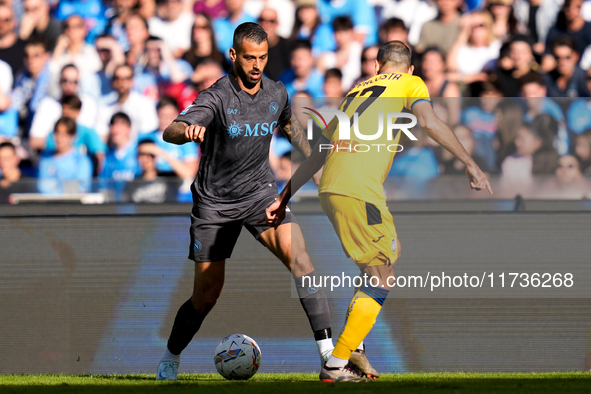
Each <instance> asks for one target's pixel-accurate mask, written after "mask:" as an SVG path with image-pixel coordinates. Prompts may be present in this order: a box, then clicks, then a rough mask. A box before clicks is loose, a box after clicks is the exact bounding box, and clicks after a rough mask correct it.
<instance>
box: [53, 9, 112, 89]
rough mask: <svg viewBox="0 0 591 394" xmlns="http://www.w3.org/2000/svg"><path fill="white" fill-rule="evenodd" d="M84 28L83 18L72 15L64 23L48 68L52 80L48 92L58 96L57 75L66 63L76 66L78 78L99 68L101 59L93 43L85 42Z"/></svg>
mask: <svg viewBox="0 0 591 394" xmlns="http://www.w3.org/2000/svg"><path fill="white" fill-rule="evenodd" d="M85 37H86V28H85V27H84V20H83V19H82V18H81V17H80V16H78V15H73V16H70V17H69V18H68V19H66V22H65V23H64V34H62V35H61V36H60V37H59V38H58V40H57V44H56V46H55V50H54V51H53V55H52V56H51V62H50V64H49V69H50V71H51V76H52V81H51V88H50V94H51V95H52V96H53V97H56V98H59V97H60V94H59V90H60V89H59V76H60V72H61V70H62V68H63V67H64V66H65V65H66V64H74V65H75V66H76V68H78V72H79V73H80V78H84V77H85V76H87V75H90V74H93V73H95V72H97V71H98V70H100V69H101V66H102V63H101V59H100V58H99V56H98V53H97V52H96V49H95V48H94V46H93V45H90V44H88V43H86V41H85V40H84V38H85Z"/></svg>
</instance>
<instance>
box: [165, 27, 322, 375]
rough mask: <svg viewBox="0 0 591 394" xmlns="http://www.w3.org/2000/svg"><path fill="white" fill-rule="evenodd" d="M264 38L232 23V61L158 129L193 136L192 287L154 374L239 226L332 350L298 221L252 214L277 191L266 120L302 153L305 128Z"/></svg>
mask: <svg viewBox="0 0 591 394" xmlns="http://www.w3.org/2000/svg"><path fill="white" fill-rule="evenodd" d="M268 47H269V46H268V43H267V34H266V33H265V31H264V30H263V29H262V28H261V27H260V26H259V25H258V24H256V23H244V24H241V25H240V26H238V27H237V28H236V31H235V32H234V44H233V48H231V49H230V58H231V59H232V62H233V63H234V71H233V72H232V73H230V74H228V75H226V76H224V77H222V78H220V79H219V80H218V81H217V82H216V83H215V84H213V85H212V86H211V87H210V88H209V89H206V90H204V91H202V92H201V93H200V94H199V96H198V97H197V99H196V100H195V101H194V102H193V104H191V105H190V106H189V107H187V108H186V109H185V110H184V111H183V112H181V114H180V115H179V116H178V117H177V118H176V120H175V121H174V122H173V123H172V124H171V125H170V126H169V127H167V128H166V130H165V131H164V136H163V138H164V140H165V141H167V142H170V143H173V144H184V143H187V142H197V143H201V152H202V157H201V162H200V164H199V172H198V174H197V177H196V178H195V182H194V183H193V185H192V192H193V210H192V212H191V230H190V233H191V243H190V248H189V259H191V260H194V261H195V282H194V288H193V295H192V297H191V298H190V299H189V300H188V301H187V302H185V303H184V304H183V305H182V306H181V307H180V309H179V311H178V313H177V316H176V318H175V321H174V325H173V327H172V332H171V334H170V338H169V340H168V346H167V349H166V351H165V354H164V357H163V358H162V360H161V361H160V364H159V365H158V372H157V375H156V378H157V379H163V380H174V379H176V377H177V371H178V366H179V362H180V353H181V352H182V350H183V349H184V348H185V347H186V346H187V345H188V344H189V342H190V341H191V339H192V338H193V336H194V335H195V334H196V333H197V331H198V330H199V327H200V326H201V323H202V322H203V319H204V318H205V316H207V314H208V313H209V311H210V310H211V309H212V308H213V306H214V305H215V303H216V300H217V298H218V297H219V296H220V294H221V291H222V287H223V284H224V270H225V260H226V259H228V258H230V256H231V254H232V250H233V248H234V245H235V244H236V241H237V239H238V236H239V234H240V230H241V229H242V227H243V226H244V227H246V229H247V230H248V231H249V232H250V233H251V234H252V235H253V236H254V237H255V238H256V239H257V240H258V241H259V242H261V243H262V244H263V245H264V246H266V247H267V248H268V249H269V250H270V251H271V252H272V253H273V254H275V256H277V257H278V258H279V259H280V260H281V261H282V262H283V264H284V265H285V266H286V267H287V268H288V269H290V270H291V272H292V275H293V276H294V279H295V282H296V288H297V290H298V295H299V297H300V302H301V304H302V306H303V308H304V311H305V312H306V315H307V316H308V319H309V321H310V326H311V328H312V330H313V332H314V337H315V339H316V343H317V345H318V350H319V353H320V356H321V359H324V360H325V359H327V358H328V357H330V354H331V352H332V349H333V344H332V338H331V337H332V335H331V332H330V327H331V326H330V312H329V308H328V301H327V299H326V295H325V293H324V292H323V291H322V290H321V289H311V291H308V288H304V287H303V286H302V279H301V277H302V276H304V275H310V274H311V273H312V272H313V270H314V267H313V266H312V263H311V261H310V258H309V256H308V254H307V253H306V249H305V244H304V238H303V236H302V233H301V230H300V227H299V226H298V225H297V224H296V223H295V222H292V217H291V214H290V213H288V214H287V216H286V219H285V220H284V221H283V223H282V225H281V226H277V227H271V226H269V225H268V224H266V223H265V222H264V220H262V219H264V218H265V209H266V208H267V207H268V206H269V204H270V203H271V202H273V201H274V200H275V198H277V185H276V184H275V178H274V176H273V174H272V172H271V168H270V166H269V147H270V144H271V138H272V135H273V130H274V129H275V128H276V127H280V128H281V130H282V131H283V133H284V134H285V135H286V137H287V138H288V139H289V140H290V141H291V143H292V145H293V146H294V147H295V148H296V149H298V150H299V151H300V152H301V153H302V154H303V155H304V156H305V157H308V156H310V154H311V148H310V144H309V143H308V141H307V138H306V133H305V130H304V129H303V127H302V126H301V125H300V123H299V122H298V121H297V119H296V118H295V116H292V114H291V109H290V107H289V104H288V101H289V98H288V94H287V91H286V90H285V87H284V86H283V84H282V83H281V82H274V81H272V80H270V79H268V78H266V77H264V76H263V71H264V68H265V64H266V63H267V57H268ZM316 290H318V291H316Z"/></svg>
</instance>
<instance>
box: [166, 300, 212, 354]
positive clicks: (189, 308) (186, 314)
mask: <svg viewBox="0 0 591 394" xmlns="http://www.w3.org/2000/svg"><path fill="white" fill-rule="evenodd" d="M205 316H207V313H204V314H201V313H199V312H197V311H196V310H195V308H193V304H192V303H191V299H190V298H189V300H188V301H187V302H185V303H184V304H183V305H181V307H180V308H179V311H178V312H177V314H176V318H175V319H174V324H173V325H172V332H171V333H170V337H169V338H168V350H169V351H170V352H171V353H172V354H175V355H178V354H181V352H182V351H183V350H184V349H185V348H186V347H187V346H188V345H189V343H190V342H191V339H193V337H194V336H195V334H197V331H199V328H200V327H201V323H203V319H205Z"/></svg>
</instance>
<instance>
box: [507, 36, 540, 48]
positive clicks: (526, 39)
mask: <svg viewBox="0 0 591 394" xmlns="http://www.w3.org/2000/svg"><path fill="white" fill-rule="evenodd" d="M516 42H524V43H526V44H527V45H528V46H529V49H530V50H531V51H532V52H533V51H534V49H533V46H532V45H533V44H532V40H531V38H529V36H526V35H524V34H517V35H516V36H514V37H513V38H512V39H511V41H510V44H509V46H511V45H513V44H515V43H516Z"/></svg>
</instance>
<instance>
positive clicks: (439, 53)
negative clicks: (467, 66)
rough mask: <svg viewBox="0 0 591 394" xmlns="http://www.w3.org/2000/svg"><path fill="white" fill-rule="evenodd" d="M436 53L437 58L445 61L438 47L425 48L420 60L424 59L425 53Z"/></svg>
mask: <svg viewBox="0 0 591 394" xmlns="http://www.w3.org/2000/svg"><path fill="white" fill-rule="evenodd" d="M430 52H433V53H437V54H438V55H439V56H441V58H442V59H443V61H445V55H444V54H443V52H442V51H441V49H440V48H439V47H427V48H425V50H424V51H423V55H422V57H421V58H423V57H425V55H426V54H427V53H430Z"/></svg>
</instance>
